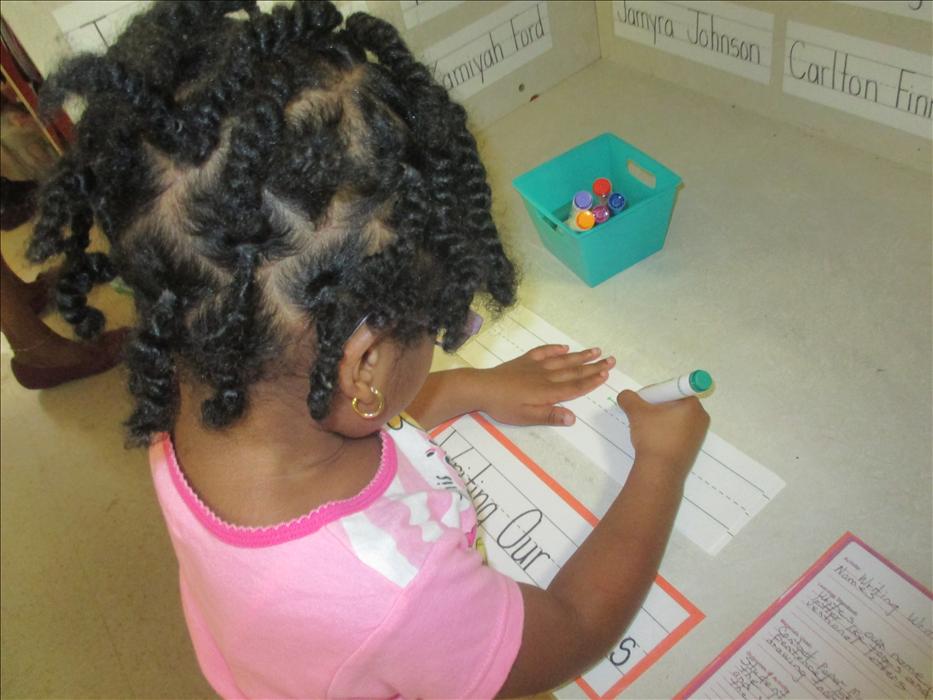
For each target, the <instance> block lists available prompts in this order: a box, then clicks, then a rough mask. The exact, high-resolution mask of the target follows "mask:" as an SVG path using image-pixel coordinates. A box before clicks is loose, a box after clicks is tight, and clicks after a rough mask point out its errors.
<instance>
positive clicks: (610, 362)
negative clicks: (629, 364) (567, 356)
mask: <svg viewBox="0 0 933 700" xmlns="http://www.w3.org/2000/svg"><path fill="white" fill-rule="evenodd" d="M615 364H616V360H615V358H614V357H606V358H603V359H602V360H600V361H599V362H590V363H588V364H584V365H575V366H570V367H566V368H564V369H559V370H551V372H550V373H549V374H548V381H551V382H558V383H560V382H569V381H572V380H574V379H587V378H589V377H592V376H593V375H595V374H601V373H605V376H604V377H603V379H606V378H608V376H609V375H608V372H609V370H611V369H612V368H613V367H615Z"/></svg>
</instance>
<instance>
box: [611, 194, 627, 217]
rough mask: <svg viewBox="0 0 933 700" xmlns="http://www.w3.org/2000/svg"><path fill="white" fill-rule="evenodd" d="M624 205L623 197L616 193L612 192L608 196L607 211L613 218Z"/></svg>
mask: <svg viewBox="0 0 933 700" xmlns="http://www.w3.org/2000/svg"><path fill="white" fill-rule="evenodd" d="M625 204H626V202H625V197H623V196H622V195H621V194H619V193H618V192H613V193H612V194H611V195H609V204H608V205H607V206H608V207H609V211H610V212H611V213H612V215H613V216H615V215H616V214H618V213H620V212H621V211H622V210H623V209H625Z"/></svg>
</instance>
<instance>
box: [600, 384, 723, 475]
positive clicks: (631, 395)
mask: <svg viewBox="0 0 933 700" xmlns="http://www.w3.org/2000/svg"><path fill="white" fill-rule="evenodd" d="M618 402H619V406H621V407H622V410H623V411H625V414H626V415H627V416H628V420H629V425H630V427H631V431H632V446H633V447H634V448H635V461H636V462H641V463H646V464H655V465H657V464H662V465H664V467H665V471H667V470H672V472H673V473H672V474H671V475H673V476H675V477H678V478H684V479H685V478H686V477H687V474H688V473H689V472H690V468H691V467H692V466H693V461H694V460H695V459H696V456H697V453H698V452H699V451H700V445H702V444H703V438H704V437H706V430H707V428H709V415H708V414H707V413H706V411H705V410H704V408H703V406H702V405H701V404H700V401H699V399H697V398H696V397H695V396H690V397H688V398H685V399H678V400H677V401H668V402H665V403H659V404H651V403H648V402H647V401H645V400H644V399H642V398H641V397H640V396H639V395H638V394H636V393H635V392H634V391H623V392H622V393H621V394H619V396H618Z"/></svg>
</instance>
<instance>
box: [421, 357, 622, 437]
mask: <svg viewBox="0 0 933 700" xmlns="http://www.w3.org/2000/svg"><path fill="white" fill-rule="evenodd" d="M600 354H601V353H600V351H599V349H598V348H591V349H589V350H583V351H582V352H568V348H567V346H566V345H542V346H540V347H537V348H534V349H533V350H529V351H528V352H526V353H525V354H524V355H522V356H521V357H517V358H516V359H514V360H511V361H510V362H505V363H503V364H501V365H498V366H497V367H493V368H491V369H473V368H463V369H452V370H447V371H444V372H433V373H431V374H429V375H428V378H427V380H426V381H425V383H424V386H423V387H422V388H421V391H420V392H419V393H418V395H417V396H416V397H415V399H414V401H412V403H411V405H410V406H409V407H408V408H407V409H406V410H407V412H408V414H409V415H411V417H412V418H414V419H415V420H417V421H418V423H420V424H421V426H422V427H424V428H425V429H426V430H430V429H431V428H433V427H435V426H437V425H440V424H441V423H443V422H444V421H446V420H448V419H450V418H454V417H456V416H460V415H463V414H464V413H469V412H470V411H485V412H486V413H488V414H489V415H490V416H492V417H493V418H495V419H496V420H498V421H501V422H503V423H511V424H512V425H537V424H545V425H570V424H572V423H573V421H574V415H573V413H572V412H571V411H570V410H569V409H566V408H563V407H562V406H556V405H555V404H557V403H559V402H561V401H569V400H570V399H574V398H577V397H578V396H583V395H584V394H586V393H588V392H590V391H592V390H593V389H595V388H596V387H598V386H599V385H600V384H602V383H603V382H605V381H606V378H607V377H608V373H609V370H610V369H611V368H612V367H613V366H614V365H615V359H613V358H612V357H607V358H604V359H602V360H600V361H598V362H597V361H596V360H597V359H598V358H599V356H600Z"/></svg>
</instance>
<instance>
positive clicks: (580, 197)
mask: <svg viewBox="0 0 933 700" xmlns="http://www.w3.org/2000/svg"><path fill="white" fill-rule="evenodd" d="M573 205H574V206H575V207H576V208H577V209H589V208H590V207H592V206H593V195H591V194H590V193H589V192H587V191H586V190H580V191H579V192H577V193H576V194H575V195H574V196H573Z"/></svg>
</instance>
